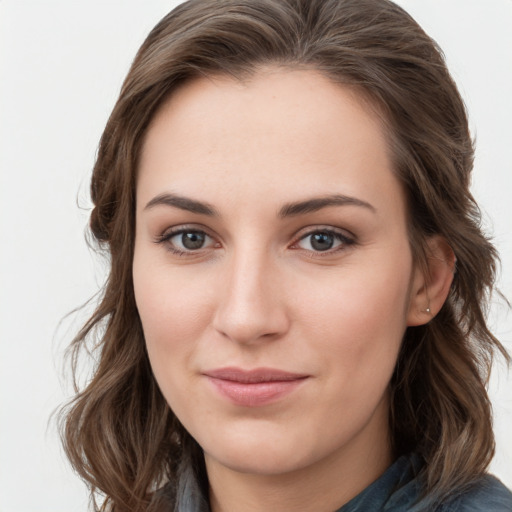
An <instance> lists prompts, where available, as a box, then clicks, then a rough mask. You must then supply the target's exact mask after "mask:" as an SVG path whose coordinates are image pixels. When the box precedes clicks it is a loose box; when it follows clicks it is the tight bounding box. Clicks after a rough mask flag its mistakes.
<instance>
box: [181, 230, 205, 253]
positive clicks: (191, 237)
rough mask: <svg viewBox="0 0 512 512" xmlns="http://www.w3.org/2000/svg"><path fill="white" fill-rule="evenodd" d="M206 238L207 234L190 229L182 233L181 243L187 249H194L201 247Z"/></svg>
mask: <svg viewBox="0 0 512 512" xmlns="http://www.w3.org/2000/svg"><path fill="white" fill-rule="evenodd" d="M205 240H206V234H205V233H200V232H198V231H189V232H187V233H182V234H181V244H182V246H183V247H184V248H185V249H189V250H190V251H193V250H195V249H201V247H203V245H204V243H205Z"/></svg>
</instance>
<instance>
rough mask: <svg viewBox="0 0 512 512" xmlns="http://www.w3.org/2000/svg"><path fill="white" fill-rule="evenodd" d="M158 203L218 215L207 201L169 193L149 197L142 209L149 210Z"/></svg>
mask: <svg viewBox="0 0 512 512" xmlns="http://www.w3.org/2000/svg"><path fill="white" fill-rule="evenodd" d="M159 205H164V206H172V207H174V208H179V209H180V210H185V211H187V212H192V213H198V214H200V215H208V216H210V217H218V216H219V213H218V212H217V210H216V209H215V208H214V207H213V206H212V205H211V204H209V203H204V202H202V201H196V200H195V199H190V198H188V197H184V196H179V195H177V194H169V193H166V194H160V195H158V196H156V197H154V198H153V199H151V201H149V203H148V204H147V205H146V206H145V207H144V210H150V209H151V208H154V207H155V206H159Z"/></svg>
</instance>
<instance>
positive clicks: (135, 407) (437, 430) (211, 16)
mask: <svg viewBox="0 0 512 512" xmlns="http://www.w3.org/2000/svg"><path fill="white" fill-rule="evenodd" d="M268 65H274V66H280V67H288V68H292V69H293V68H302V69H314V70H317V71H320V72H321V73H322V74H323V75H324V76H326V77H328V78H329V79H330V80H332V81H334V82H336V83H340V84H346V85H350V86H351V87H354V88H356V89H358V90H359V91H360V92H361V93H362V94H363V95H364V96H365V97H366V98H369V99H370V102H371V103H372V104H373V105H374V106H375V107H376V109H375V110H376V112H377V111H378V112H379V113H380V115H381V116H382V117H383V119H384V122H385V124H386V126H387V127H388V130H387V131H388V133H389V143H390V146H391V148H392V155H393V158H394V169H395V171H396V174H397V176H398V177H399V179H400V181H401V183H402V184H403V187H404V189H405V190H406V194H407V198H408V215H409V217H408V218H409V234H410V243H411V248H412V251H413V255H414V257H415V260H416V262H417V263H418V264H420V265H421V264H423V265H424V264H425V258H426V257H427V256H426V250H427V249H426V247H427V240H428V239H429V237H430V236H432V235H434V234H438V235H441V236H442V237H444V238H445V239H446V240H447V241H448V243H449V245H450V246H451V248H452V250H453V252H454V253H455V255H456V258H457V271H456V274H455V277H454V281H453V285H452V288H451V291H450V294H449V297H448V299H447V301H446V303H445V304H444V306H443V308H442V309H441V311H440V312H439V314H438V315H437V316H436V317H435V318H433V319H432V320H431V321H430V322H429V323H428V324H426V325H423V326H419V327H410V328H408V329H407V331H406V334H405V337H404V340H403V346H402V349H401V353H400V356H399V360H398V362H397V366H396V370H395V372H394V375H393V378H392V381H391V384H390V387H391V397H392V405H391V411H390V423H391V432H392V436H393V446H394V450H395V455H396V456H398V455H400V454H405V453H409V452H412V451H414V452H416V453H418V454H419V455H420V456H421V457H422V458H423V459H424V461H425V466H424V470H423V473H422V477H423V478H424V483H425V492H426V494H427V495H428V496H430V497H434V498H438V499H445V498H446V497H447V496H449V495H453V494H456V493H458V492H461V491H463V490H464V489H465V488H466V487H467V486H468V485H470V484H471V482H472V481H473V480H474V479H475V478H476V477H478V476H479V475H481V474H482V473H483V472H484V471H485V469H486V467H487V466H488V464H489V462H490V460H491V458H492V456H493V452H494V438H493V433H492V418H491V406H490V402H489V398H488V396H487V393H486V383H487V380H488V376H489V371H490V367H491V362H492V355H493V353H494V352H495V351H496V350H498V351H500V352H501V353H503V355H504V356H505V357H506V358H507V359H508V356H507V354H506V353H505V350H504V348H503V347H502V345H501V344H500V343H499V341H498V340H497V339H496V338H495V337H494V336H493V335H492V333H491V332H490V331H489V329H488V327H487V325H486V307H487V304H488V301H489V295H490V293H491V291H492V288H493V284H494V281H495V272H496V262H497V254H496V251H495V249H494V247H493V246H492V245H491V243H490V242H489V240H488V239H487V238H486V237H485V236H484V235H483V234H482V230H481V227H480V214H479V210H478V207H477V205H476V203H475V201H474V199H473V197H472V196H471V193H470V191H469V184H470V173H471V169H472V164H473V153H474V150H473V143H472V139H471V136H470V133H469V130H468V120H467V115H466V110H465V107H464V104H463V101H462V99H461V97H460V95H459V92H458V91H457V88H456V86H455V84H454V82H453V80H452V78H451V76H450V74H449V72H448V70H447V68H446V65H445V61H444V58H443V54H442V52H441V50H440V49H439V48H438V46H437V45H436V43H435V42H434V41H433V40H432V39H431V38H429V37H428V36H427V35H426V34H425V33H424V32H423V30H422V29H421V28H420V27H419V26H418V24H417V23H416V22H415V21H414V20H413V19H412V18H411V17H410V16H409V15H408V14H407V13H406V12H404V11H403V10H402V9H401V8H400V7H398V6H396V5H395V4H394V3H392V2H391V1H388V0H216V1H205V0H190V1H188V2H185V3H183V4H181V5H179V6H178V7H177V8H176V9H174V10H173V11H172V12H171V13H169V14H168V15H167V16H166V17H165V18H164V19H163V20H162V21H161V22H160V23H159V24H158V25H157V26H156V27H155V28H154V29H153V31H152V32H151V33H150V34H149V36H148V38H147V39H146V41H145V42H144V44H143V45H142V47H141V48H140V50H139V52H138V54H137V56H136V58H135V60H134V62H133V64H132V66H131V69H130V71H129V73H128V76H127V78H126V80H125V82H124V84H123V87H122V90H121V93H120V96H119V99H118V101H117V103H116V105H115V107H114V110H113V112H112V114H111V116H110V119H109V121H108V123H107V126H106V128H105V131H104V133H103V136H102V138H101V142H100V146H99V151H98V155H97V160H96V164H95V166H94V171H93V176H92V183H91V195H92V200H93V202H94V208H93V210H92V213H91V219H90V229H91V232H92V235H93V237H94V239H95V240H96V241H97V243H98V244H99V247H100V248H101V249H102V250H104V251H106V252H107V254H109V256H110V260H109V261H110V273H109V277H108V281H107V283H106V285H105V288H104V290H103V293H102V295H101V300H100V302H99V305H98V306H97V309H96V311H95V312H94V314H93V315H92V317H91V318H90V319H89V321H88V322H87V323H86V324H85V326H84V327H83V328H82V330H81V331H80V332H79V333H78V335H77V336H76V337H75V339H74V340H73V342H72V344H71V347H70V350H71V360H72V365H73V369H74V371H76V370H77V365H78V360H79V355H80V354H81V353H82V352H83V351H84V350H85V351H86V352H88V353H91V352H92V353H93V354H94V356H95V360H96V361H97V363H96V366H95V368H94V371H93V374H92V376H91V379H90V380H89V382H88V383H87V385H86V386H85V387H83V389H78V388H77V394H76V396H75V397H74V398H73V399H72V401H70V402H69V403H68V404H67V405H66V406H65V408H64V409H63V411H62V434H63V442H64V447H65V450H66V453H67V455H68V457H69V459H70V460H71V462H72V464H73V466H74V468H75V469H76V471H77V472H78V473H79V475H80V476H81V477H82V478H83V479H84V480H85V481H86V482H87V483H88V485H89V486H90V489H91V496H92V497H93V502H94V504H95V505H94V507H95V508H97V507H98V505H96V501H95V498H94V497H95V496H102V497H103V505H102V506H101V510H105V511H107V510H108V511H116V512H119V511H135V512H138V511H148V510H157V509H158V506H159V505H158V503H160V504H161V503H163V502H164V501H165V500H168V504H171V506H172V503H173V502H175V501H176V498H175V493H174V491H173V489H174V486H175V483H176V482H177V481H178V479H179V477H180V475H183V474H185V473H187V472H189V473H193V474H194V478H196V479H198V480H199V482H200V483H202V485H205V478H206V476H205V473H204V465H203V462H202V455H201V451H200V448H199V447H198V445H197V444H196V443H195V441H194V440H193V439H192V438H191V437H190V436H189V434H188V433H187V432H186V431H185V430H184V429H183V427H182V426H181V425H180V423H179V421H178V420H177V418H176V417H175V416H174V414H173V412H172V411H171V410H170V408H169V406H168V405H167V404H166V402H165V400H164V398H163V396H162V394H161V393H160V391H159V389H158V386H157V384H156V382H155V379H154V377H153V375H152V372H151V368H150V364H149V361H148V356H147V353H146V348H145V342H144V337H143V332H142V327H141V322H140V318H139V315H138V312H137V308H136V305H135V299H134V290H133V282H132V259H133V248H134V236H135V235H134V233H135V185H136V175H137V162H138V158H139V155H140V152H141V147H142V145H143V142H144V136H145V133H146V131H147V127H148V125H149V123H150V121H151V120H152V118H153V116H154V115H155V113H156V111H157V110H158V108H159V106H160V105H161V104H162V102H163V101H164V100H165V99H166V98H167V97H168V96H169V95H170V94H172V92H173V90H174V89H176V87H178V86H179V85H182V84H183V83H185V82H187V81H189V80H192V79H194V78H195V77H198V76H210V75H218V74H224V75H229V76H232V77H235V78H236V79H244V78H247V77H250V76H251V74H253V73H255V72H257V70H258V69H259V68H260V67H261V66H268ZM159 489H166V493H167V492H168V493H167V494H166V493H164V492H160V491H158V490H159Z"/></svg>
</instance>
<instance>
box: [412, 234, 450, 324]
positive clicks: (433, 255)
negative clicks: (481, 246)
mask: <svg viewBox="0 0 512 512" xmlns="http://www.w3.org/2000/svg"><path fill="white" fill-rule="evenodd" d="M427 245H428V247H427V261H426V268H422V267H421V266H420V265H418V264H416V265H415V267H416V268H415V269H414V271H413V277H412V283H411V294H410V300H409V311H408V313H407V325H408V326H413V325H424V324H426V323H428V322H429V321H430V320H432V318H434V317H435V316H436V315H437V313H439V310H440V309H441V308H442V307H443V304H444V302H445V300H446V298H447V297H448V293H449V292H450V286H451V284H452V281H453V275H454V273H455V262H456V258H455V254H454V253H453V250H452V248H451V247H450V246H449V245H448V242H447V241H446V240H445V239H444V238H443V237H442V236H439V235H435V236H432V237H431V238H429V240H428V241H427Z"/></svg>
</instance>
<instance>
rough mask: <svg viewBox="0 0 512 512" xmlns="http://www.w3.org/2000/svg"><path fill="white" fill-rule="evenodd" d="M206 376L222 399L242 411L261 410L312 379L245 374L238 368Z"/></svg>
mask: <svg viewBox="0 0 512 512" xmlns="http://www.w3.org/2000/svg"><path fill="white" fill-rule="evenodd" d="M203 375H205V376H206V377H207V378H208V380H209V381H210V382H211V383H212V384H213V386H214V388H215V389H216V391H217V392H218V393H219V394H220V395H221V396H223V397H224V398H227V399H228V400H230V401H231V402H233V403H234V404H236V405H239V406H242V407H258V406H263V405H268V404H271V403H274V402H277V401H278V400H280V399H282V398H284V397H285V396H286V395H289V394H290V393H291V392H292V391H294V390H295V389H296V388H297V387H298V386H300V385H301V384H302V383H303V382H304V381H305V380H306V379H307V378H308V377H309V375H306V374H300V373H292V372H287V371H283V370H278V369H275V368H256V369H252V370H244V369H241V368H235V367H228V368H218V369H215V370H209V371H206V372H204V373H203Z"/></svg>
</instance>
